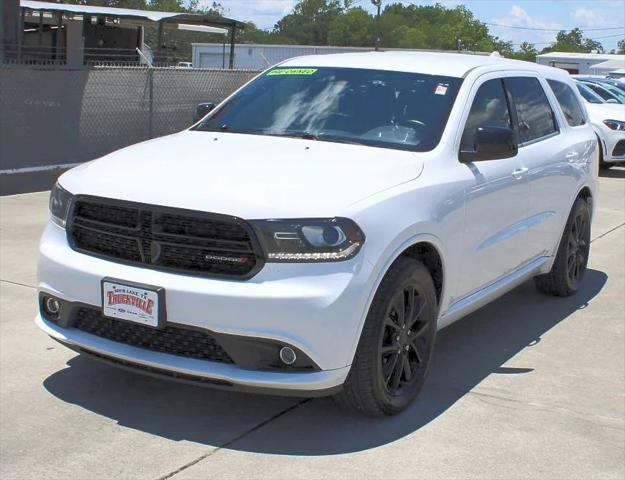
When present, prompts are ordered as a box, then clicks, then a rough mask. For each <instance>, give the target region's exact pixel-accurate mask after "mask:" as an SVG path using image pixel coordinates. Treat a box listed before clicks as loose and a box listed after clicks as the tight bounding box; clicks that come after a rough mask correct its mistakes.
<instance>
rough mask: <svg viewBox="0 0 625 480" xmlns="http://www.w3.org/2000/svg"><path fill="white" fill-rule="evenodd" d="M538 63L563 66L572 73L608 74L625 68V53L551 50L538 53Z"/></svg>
mask: <svg viewBox="0 0 625 480" xmlns="http://www.w3.org/2000/svg"><path fill="white" fill-rule="evenodd" d="M536 63H538V64H540V65H547V66H549V67H557V68H562V69H563V70H566V71H567V72H569V73H571V74H581V75H607V74H609V73H612V72H613V71H615V70H619V69H623V68H625V55H614V54H609V53H571V52H551V53H544V54H541V55H536Z"/></svg>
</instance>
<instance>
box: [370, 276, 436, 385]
mask: <svg viewBox="0 0 625 480" xmlns="http://www.w3.org/2000/svg"><path fill="white" fill-rule="evenodd" d="M426 305H427V300H426V299H425V297H424V296H423V295H421V294H420V293H419V290H418V289H417V287H416V285H414V284H411V285H407V286H405V287H404V288H403V289H402V290H400V291H399V292H397V293H396V294H395V296H394V297H393V300H392V301H391V303H390V304H389V307H388V309H387V312H386V315H385V317H384V318H385V320H384V328H383V330H382V335H381V338H380V361H381V374H382V377H383V378H382V380H383V382H384V386H385V388H386V391H387V392H388V393H389V394H390V395H393V396H397V395H401V393H402V391H403V390H404V389H409V388H410V387H411V385H412V384H413V383H414V382H415V380H417V379H418V378H419V375H420V373H421V372H420V370H421V369H422V368H424V367H425V361H424V358H425V357H426V354H427V352H428V351H429V350H430V348H431V346H430V345H429V337H428V335H427V333H428V327H429V323H428V321H427V319H424V318H423V317H422V315H423V312H424V310H425V307H426Z"/></svg>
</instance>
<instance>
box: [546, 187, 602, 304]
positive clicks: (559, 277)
mask: <svg viewBox="0 0 625 480" xmlns="http://www.w3.org/2000/svg"><path fill="white" fill-rule="evenodd" d="M589 253H590V209H589V208H588V204H587V203H586V201H585V200H584V199H582V198H578V199H577V200H576V201H575V204H574V205H573V208H572V209H571V213H570V214H569V218H568V220H567V222H566V226H565V227H564V233H563V234H562V239H561V240H560V246H559V247H558V252H557V253H556V258H555V260H554V263H553V267H552V268H551V271H550V272H549V273H547V274H545V275H539V276H537V277H534V282H535V283H536V287H537V288H538V290H539V291H541V292H542V293H545V294H547V295H555V296H558V297H568V296H570V295H573V294H575V293H577V291H578V290H579V286H580V284H581V281H582V279H583V278H584V274H585V273H586V267H587V265H588V255H589Z"/></svg>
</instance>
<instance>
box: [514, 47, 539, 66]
mask: <svg viewBox="0 0 625 480" xmlns="http://www.w3.org/2000/svg"><path fill="white" fill-rule="evenodd" d="M537 54H538V51H537V50H536V46H535V45H534V44H533V43H530V42H523V43H522V44H521V46H520V47H519V51H517V52H514V53H513V54H512V57H513V58H516V59H517V60H525V61H527V62H535V61H536V55H537Z"/></svg>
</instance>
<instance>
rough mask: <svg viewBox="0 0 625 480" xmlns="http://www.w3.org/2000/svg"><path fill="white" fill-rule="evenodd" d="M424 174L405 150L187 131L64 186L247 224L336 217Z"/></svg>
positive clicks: (94, 167) (123, 153) (82, 171)
mask: <svg viewBox="0 0 625 480" xmlns="http://www.w3.org/2000/svg"><path fill="white" fill-rule="evenodd" d="M422 169H423V162H422V160H420V159H419V158H418V155H417V154H415V153H412V152H405V151H400V150H390V149H382V148H370V147H364V146H360V145H348V144H339V143H330V142H321V141H315V140H303V139H296V138H285V137H269V136H261V135H242V134H234V133H214V132H199V131H184V132H181V133H177V134H174V135H170V136H167V137H161V138H158V139H155V140H150V141H147V142H143V143H140V144H137V145H133V146H130V147H127V148H124V149H122V150H119V151H117V152H114V153H111V154H109V155H107V156H105V157H102V158H100V159H98V160H95V161H92V162H89V163H86V164H84V165H81V166H79V167H76V168H74V169H72V170H70V171H69V172H66V173H65V174H64V175H63V176H62V177H61V178H60V179H59V182H60V184H61V185H62V186H63V187H64V188H65V189H67V190H68V191H70V192H71V193H73V194H88V195H95V196H101V197H107V198H115V199H119V200H128V201H134V202H142V203H149V204H156V205H166V206H171V207H177V208H187V209H191V210H202V211H207V212H214V213H223V214H228V215H235V216H238V217H241V218H247V219H252V218H289V217H291V218H293V217H321V216H328V217H331V216H339V215H343V214H344V212H343V210H342V209H344V208H345V207H347V206H348V205H350V204H353V203H355V202H357V201H358V200H361V199H363V198H365V197H367V196H370V195H373V194H375V193H378V192H380V191H382V190H386V189H389V188H391V187H394V186H396V185H399V184H401V183H405V182H407V181H410V180H412V179H414V178H416V177H418V176H419V175H420V173H421V171H422Z"/></svg>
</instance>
